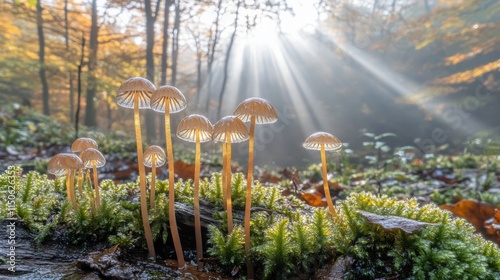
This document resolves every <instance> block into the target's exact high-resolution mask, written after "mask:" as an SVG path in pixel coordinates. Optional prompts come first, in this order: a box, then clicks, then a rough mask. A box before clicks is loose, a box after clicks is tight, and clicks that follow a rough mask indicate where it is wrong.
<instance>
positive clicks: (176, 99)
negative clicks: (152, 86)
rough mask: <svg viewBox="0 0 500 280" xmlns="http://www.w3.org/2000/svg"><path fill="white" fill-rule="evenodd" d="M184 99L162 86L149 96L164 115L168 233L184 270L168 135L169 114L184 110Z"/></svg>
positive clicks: (174, 89) (180, 93)
mask: <svg viewBox="0 0 500 280" xmlns="http://www.w3.org/2000/svg"><path fill="white" fill-rule="evenodd" d="M186 106H187V102H186V98H185V97H184V95H183V94H182V92H181V91H180V90H179V89H177V88H176V87H173V86H169V85H164V86H161V87H159V88H158V89H157V90H155V91H154V92H153V95H152V96H151V109H153V110H155V111H157V112H164V115H165V139H166V142H167V159H168V190H169V191H168V219H169V222H170V232H171V233H172V240H173V241H174V247H175V253H176V255H177V265H178V267H179V268H184V267H185V266H186V263H185V261H184V252H183V251H182V245H181V240H180V239H179V232H178V229H177V220H176V218H175V193H174V192H175V189H174V179H175V171H174V152H173V149H172V136H171V133H170V113H176V112H180V111H182V110H184V108H186Z"/></svg>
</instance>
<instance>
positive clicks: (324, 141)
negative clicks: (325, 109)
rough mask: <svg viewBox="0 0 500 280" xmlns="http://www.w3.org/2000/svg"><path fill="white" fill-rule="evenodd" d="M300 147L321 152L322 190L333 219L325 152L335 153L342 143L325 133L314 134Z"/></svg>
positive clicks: (333, 210) (333, 213)
mask: <svg viewBox="0 0 500 280" xmlns="http://www.w3.org/2000/svg"><path fill="white" fill-rule="evenodd" d="M302 146H303V147H304V148H306V149H308V150H319V151H321V167H322V171H323V188H324V190H325V197H326V202H327V204H328V208H329V209H330V213H331V214H332V216H333V217H335V215H336V213H335V208H334V207H333V202H332V197H331V195H330V188H329V187H328V178H327V174H326V154H325V151H326V150H328V151H336V150H339V149H340V148H342V142H340V140H339V139H338V138H337V137H335V136H333V135H331V134H330V133H326V132H316V133H313V134H311V136H309V137H307V139H306V141H304V144H302Z"/></svg>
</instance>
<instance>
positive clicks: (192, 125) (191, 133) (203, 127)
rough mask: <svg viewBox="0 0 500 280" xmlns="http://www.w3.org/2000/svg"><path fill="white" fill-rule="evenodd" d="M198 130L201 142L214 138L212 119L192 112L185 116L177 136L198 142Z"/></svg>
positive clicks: (178, 128)
mask: <svg viewBox="0 0 500 280" xmlns="http://www.w3.org/2000/svg"><path fill="white" fill-rule="evenodd" d="M196 130H198V131H199V133H200V142H207V141H210V140H212V132H213V130H214V128H213V126H212V123H210V121H209V120H208V119H207V118H206V117H204V116H202V115H198V114H192V115H189V116H187V117H185V118H183V119H182V120H181V121H180V123H179V126H177V137H179V138H181V139H182V140H185V141H189V142H196Z"/></svg>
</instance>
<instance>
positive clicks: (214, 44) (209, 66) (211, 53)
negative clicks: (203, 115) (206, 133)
mask: <svg viewBox="0 0 500 280" xmlns="http://www.w3.org/2000/svg"><path fill="white" fill-rule="evenodd" d="M221 7H222V0H219V2H218V3H217V15H216V17H215V32H214V35H213V40H212V44H209V48H208V53H207V76H208V83H207V93H206V95H207V100H206V103H205V112H208V111H209V107H210V99H211V98H210V97H211V88H212V65H213V62H214V57H215V55H214V54H215V49H216V47H217V43H218V42H219V33H220V31H219V19H220V13H221Z"/></svg>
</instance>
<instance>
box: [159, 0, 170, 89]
mask: <svg viewBox="0 0 500 280" xmlns="http://www.w3.org/2000/svg"><path fill="white" fill-rule="evenodd" d="M171 5H172V0H165V10H164V14H163V16H164V18H163V41H162V45H161V80H160V85H166V84H167V71H168V28H169V26H170V23H169V21H170V6H171Z"/></svg>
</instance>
